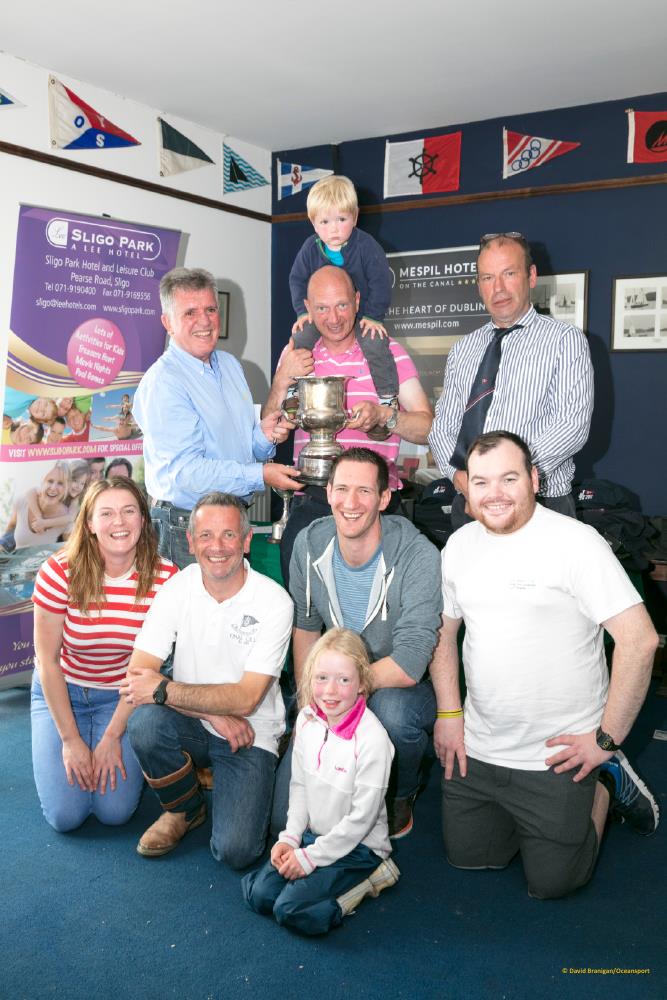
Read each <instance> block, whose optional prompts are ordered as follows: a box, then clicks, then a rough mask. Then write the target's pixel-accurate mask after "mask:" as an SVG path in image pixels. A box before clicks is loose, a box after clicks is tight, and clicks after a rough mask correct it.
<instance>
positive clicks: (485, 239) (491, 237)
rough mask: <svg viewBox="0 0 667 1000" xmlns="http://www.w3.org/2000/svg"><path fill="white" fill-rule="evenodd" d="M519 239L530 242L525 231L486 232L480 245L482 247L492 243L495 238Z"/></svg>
mask: <svg viewBox="0 0 667 1000" xmlns="http://www.w3.org/2000/svg"><path fill="white" fill-rule="evenodd" d="M501 239H508V240H519V241H520V242H521V243H526V244H527V243H528V240H527V239H526V237H525V236H524V235H523V233H485V234H484V236H482V237H480V241H479V245H480V249H481V247H483V246H484V245H485V244H486V243H492V242H493V240H501Z"/></svg>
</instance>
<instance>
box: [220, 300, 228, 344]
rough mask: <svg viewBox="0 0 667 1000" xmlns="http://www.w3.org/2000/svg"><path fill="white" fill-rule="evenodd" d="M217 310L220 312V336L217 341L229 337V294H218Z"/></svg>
mask: <svg viewBox="0 0 667 1000" xmlns="http://www.w3.org/2000/svg"><path fill="white" fill-rule="evenodd" d="M218 309H219V310H220V336H219V337H218V340H227V339H228V337H229V292H218Z"/></svg>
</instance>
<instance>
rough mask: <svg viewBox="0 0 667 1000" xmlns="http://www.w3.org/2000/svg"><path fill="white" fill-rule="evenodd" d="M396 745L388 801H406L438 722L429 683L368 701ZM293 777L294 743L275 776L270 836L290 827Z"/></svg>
mask: <svg viewBox="0 0 667 1000" xmlns="http://www.w3.org/2000/svg"><path fill="white" fill-rule="evenodd" d="M368 707H369V708H370V709H371V711H372V712H374V713H375V715H377V717H378V719H379V720H380V722H381V723H382V725H383V726H384V728H385V729H386V730H387V734H388V736H389V739H390V740H391V742H392V743H393V744H394V751H395V753H394V762H393V765H392V768H391V777H390V779H389V789H388V791H387V799H388V800H389V799H406V798H409V796H410V795H414V794H415V792H417V791H418V789H419V780H420V771H421V762H422V760H423V757H424V754H425V753H426V749H427V747H428V740H429V734H430V733H432V732H433V724H434V722H435V709H436V702H435V693H434V691H433V685H432V684H431V681H430V680H423V681H420V682H419V684H415V685H414V687H411V688H380V689H379V691H376V692H375V693H374V694H372V695H371V697H370V698H369V699H368ZM291 774H292V743H290V745H289V747H288V750H287V753H286V754H285V756H284V757H283V759H282V760H281V762H280V767H279V768H278V773H277V775H276V787H275V792H274V796H273V812H272V815H271V833H272V834H273V836H274V837H277V836H278V834H279V833H280V831H281V830H284V829H285V824H286V823H287V807H288V800H289V783H290V777H291Z"/></svg>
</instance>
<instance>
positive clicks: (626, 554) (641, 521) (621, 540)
mask: <svg viewBox="0 0 667 1000" xmlns="http://www.w3.org/2000/svg"><path fill="white" fill-rule="evenodd" d="M573 492H574V497H575V504H576V508H577V517H578V519H579V520H580V521H583V522H584V523H585V524H590V525H591V527H593V528H595V530H596V531H598V532H599V533H600V534H601V535H602V537H603V538H605V539H606V541H607V542H608V543H609V545H610V546H611V548H612V550H613V552H614V554H615V556H616V558H617V559H618V560H619V561H620V562H621V563H622V564H623V566H625V568H626V569H629V570H634V571H635V572H638V573H639V572H641V571H642V570H645V569H648V566H649V560H648V559H647V557H646V552H647V551H648V550H649V549H650V548H651V542H652V540H653V539H654V538H655V536H656V534H657V532H656V530H655V528H654V527H653V525H652V524H651V522H650V520H649V518H647V517H644V515H643V514H642V513H641V505H640V503H639V497H638V496H637V494H636V493H633V492H632V491H631V490H628V489H626V487H625V486H621V485H619V484H618V483H612V482H610V481H609V480H608V479H584V480H582V482H580V483H575V485H574V487H573Z"/></svg>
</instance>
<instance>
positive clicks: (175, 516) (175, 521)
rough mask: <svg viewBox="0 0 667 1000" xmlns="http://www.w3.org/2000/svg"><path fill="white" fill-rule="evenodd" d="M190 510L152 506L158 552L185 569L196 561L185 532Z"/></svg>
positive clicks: (152, 522) (152, 521) (152, 520)
mask: <svg viewBox="0 0 667 1000" xmlns="http://www.w3.org/2000/svg"><path fill="white" fill-rule="evenodd" d="M189 518H190V512H189V511H186V510H182V509H181V508H180V507H171V508H169V507H151V524H152V525H153V528H154V529H155V534H156V537H157V547H158V552H159V553H160V555H161V556H164V558H165V559H171V561H172V562H173V563H175V564H176V565H177V566H178V568H179V569H185V567H186V566H189V565H190V563H193V562H194V561H195V557H194V556H193V555H192V553H191V552H190V546H189V545H188V540H187V537H186V534H185V532H186V531H187V527H188V521H189Z"/></svg>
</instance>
